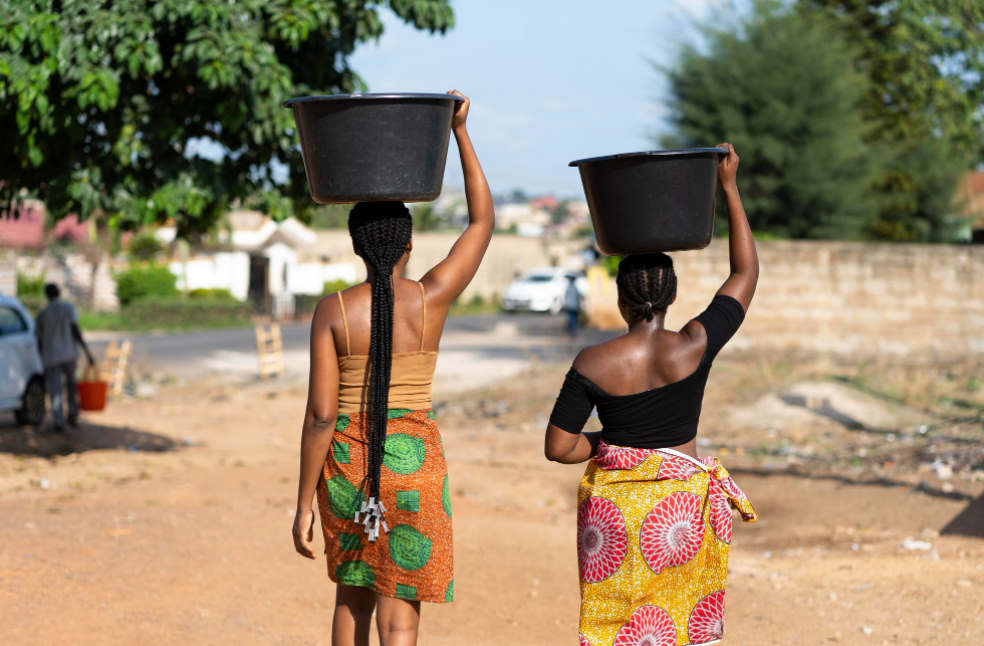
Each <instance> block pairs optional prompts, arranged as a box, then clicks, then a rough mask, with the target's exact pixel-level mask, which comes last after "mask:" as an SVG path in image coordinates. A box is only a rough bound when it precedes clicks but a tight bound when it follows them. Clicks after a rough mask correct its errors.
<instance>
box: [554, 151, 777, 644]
mask: <svg viewBox="0 0 984 646" xmlns="http://www.w3.org/2000/svg"><path fill="white" fill-rule="evenodd" d="M721 147H722V148H727V149H728V154H727V155H726V156H725V157H724V158H723V159H722V160H721V161H720V162H719V165H718V177H719V179H720V181H721V187H722V189H723V191H724V195H725V197H726V198H727V204H728V221H729V224H730V227H729V245H730V254H731V255H730V258H731V273H730V275H729V276H728V278H727V279H726V280H725V281H724V284H723V285H721V288H720V289H718V291H717V293H716V294H715V295H714V298H713V300H711V303H710V305H708V307H707V309H706V310H704V312H703V313H701V314H700V315H699V316H697V317H696V318H693V319H691V320H690V321H689V322H688V323H687V324H686V325H684V326H683V328H682V329H681V330H680V331H678V332H677V331H672V330H668V329H666V328H665V326H664V321H665V317H666V310H667V308H668V307H669V306H670V305H671V304H672V303H673V301H674V299H675V298H676V286H677V282H676V274H675V273H674V271H673V261H672V260H671V259H670V257H669V256H667V255H666V254H663V253H645V254H636V255H630V256H626V257H625V258H623V259H622V261H621V263H619V266H618V278H617V279H616V284H617V286H618V306H619V310H620V311H621V313H622V317H623V318H624V319H625V321H626V323H627V324H628V327H629V329H628V332H626V333H625V334H624V335H622V336H620V337H617V338H615V339H612V340H610V341H606V342H604V343H601V344H599V345H595V346H591V347H588V348H585V349H584V350H582V351H581V352H580V354H578V355H577V358H575V359H574V364H573V365H572V366H571V369H570V371H568V373H567V377H566V379H565V381H564V384H563V387H562V388H561V391H560V394H559V396H558V397H557V403H556V405H555V406H554V409H553V413H552V414H551V415H550V421H549V424H548V426H547V431H546V437H545V445H544V453H545V454H546V457H547V458H548V459H550V460H554V461H556V462H561V463H568V464H570V463H575V462H585V461H587V462H588V467H587V469H586V470H585V473H584V477H583V479H582V480H581V485H580V488H579V489H578V497H577V499H578V510H577V557H578V566H579V571H580V580H581V620H580V633H581V634H580V643H581V644H582V645H583V644H594V646H600V645H601V644H612V643H614V644H643V643H645V644H709V643H715V642H717V641H719V640H720V639H721V638H722V634H723V630H724V593H725V583H726V579H727V573H728V550H729V544H730V542H731V536H732V515H731V513H732V512H731V510H732V508H734V509H737V510H738V512H739V513H740V514H741V517H742V519H743V520H746V521H752V520H756V518H757V517H756V514H755V510H754V508H753V507H752V505H751V503H750V502H749V501H748V498H747V497H746V496H745V494H744V493H743V492H742V490H741V489H740V488H739V487H738V485H737V484H735V481H734V480H733V479H732V478H731V477H730V476H729V475H728V472H727V470H726V469H725V468H724V467H723V466H722V465H721V463H720V462H719V461H718V460H717V458H713V457H698V455H697V424H698V419H699V417H700V410H701V401H702V399H703V397H704V385H705V384H706V383H707V378H708V375H709V373H710V370H711V363H712V362H713V361H714V357H715V356H716V355H717V353H718V351H719V350H720V349H721V348H722V346H724V344H725V343H726V342H727V341H728V339H730V338H731V336H732V335H733V334H734V333H735V332H736V331H737V330H738V326H739V325H741V322H742V320H743V319H744V318H745V312H746V311H747V310H748V306H749V304H750V303H751V301H752V295H753V294H754V293H755V285H756V283H757V281H758V275H759V262H758V256H757V254H756V251H755V241H754V239H753V238H752V232H751V229H750V228H749V226H748V219H747V218H746V217H745V210H744V208H743V207H742V204H741V198H740V197H739V195H738V185H737V179H736V177H737V172H738V155H737V154H736V153H735V150H734V148H733V147H732V146H731V145H730V144H721ZM595 407H597V410H598V417H599V419H600V420H601V423H602V425H603V430H602V431H600V432H596V433H582V432H581V431H582V429H583V427H584V423H585V422H586V421H587V419H588V416H589V415H590V414H591V411H592V409H593V408H595ZM571 641H573V640H571Z"/></svg>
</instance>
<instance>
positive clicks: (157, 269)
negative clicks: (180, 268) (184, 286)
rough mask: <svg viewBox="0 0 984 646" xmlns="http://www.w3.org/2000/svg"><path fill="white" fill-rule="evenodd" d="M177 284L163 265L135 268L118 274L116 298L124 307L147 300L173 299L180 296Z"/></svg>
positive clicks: (174, 277) (175, 278)
mask: <svg viewBox="0 0 984 646" xmlns="http://www.w3.org/2000/svg"><path fill="white" fill-rule="evenodd" d="M177 282H178V277H177V276H175V275H174V274H172V273H171V270H170V269H168V268H167V267H165V266H163V265H145V266H133V267H130V268H129V269H126V270H124V271H121V272H119V273H118V274H116V297H117V298H118V299H119V301H120V305H123V306H127V305H130V304H131V303H134V302H136V301H139V300H141V299H145V298H154V299H167V298H173V297H176V296H177V295H178V288H177Z"/></svg>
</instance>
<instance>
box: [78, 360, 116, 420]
mask: <svg viewBox="0 0 984 646" xmlns="http://www.w3.org/2000/svg"><path fill="white" fill-rule="evenodd" d="M108 386H109V384H107V383H106V382H105V381H102V380H100V379H99V374H98V373H97V372H96V370H95V368H92V367H91V366H90V367H89V368H86V370H85V374H84V375H83V377H82V381H80V382H79V383H78V391H79V408H81V409H82V410H102V409H104V408H106V391H107V390H108Z"/></svg>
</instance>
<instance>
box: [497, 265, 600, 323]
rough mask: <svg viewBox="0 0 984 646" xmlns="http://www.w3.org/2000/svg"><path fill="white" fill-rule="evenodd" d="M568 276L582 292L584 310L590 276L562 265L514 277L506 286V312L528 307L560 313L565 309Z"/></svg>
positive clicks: (504, 301)
mask: <svg viewBox="0 0 984 646" xmlns="http://www.w3.org/2000/svg"><path fill="white" fill-rule="evenodd" d="M568 276H574V277H575V280H574V285H575V287H577V291H578V292H580V293H581V309H584V303H585V300H586V298H587V295H588V279H587V278H585V277H584V274H583V273H582V272H576V271H571V270H570V269H561V268H559V267H545V268H542V269H534V270H532V271H530V272H529V273H527V274H526V275H525V276H523V277H522V278H519V279H517V280H514V281H513V282H512V283H510V284H509V287H507V288H506V293H505V295H504V296H503V298H502V309H503V310H505V311H507V312H517V311H519V310H528V311H530V312H550V313H551V314H558V313H560V311H561V310H563V309H564V292H565V291H567V277H568Z"/></svg>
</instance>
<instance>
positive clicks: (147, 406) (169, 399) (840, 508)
mask: <svg viewBox="0 0 984 646" xmlns="http://www.w3.org/2000/svg"><path fill="white" fill-rule="evenodd" d="M518 369H519V368H518V367H515V366H514V367H513V368H511V372H510V371H505V370H504V372H503V373H501V374H500V373H496V374H492V375H489V376H487V378H486V379H485V381H486V382H487V381H489V380H490V379H494V378H495V377H502V376H505V377H506V378H505V379H502V380H500V381H498V382H495V383H494V384H492V385H491V386H490V387H486V388H484V389H482V390H471V391H468V390H465V391H461V390H459V391H458V392H455V393H450V391H449V390H448V389H447V388H445V389H444V390H443V391H441V390H439V391H438V395H439V396H438V397H437V402H436V404H437V405H436V409H437V415H438V422H439V424H440V425H441V427H442V432H443V433H444V436H445V441H446V446H447V454H448V461H449V466H450V470H451V481H452V504H453V508H454V529H455V559H456V577H455V579H456V582H455V596H456V601H455V602H454V603H453V604H449V605H440V606H438V605H429V604H427V605H425V606H424V610H423V619H422V624H421V638H420V643H421V644H425V645H426V644H435V645H451V644H454V645H460V644H470V645H477V646H480V645H485V644H500V643H507V644H537V645H541V644H573V643H576V642H575V640H576V634H577V631H576V626H577V613H578V589H577V564H576V557H575V545H574V535H575V509H574V503H575V489H576V483H577V480H578V479H579V477H580V472H581V470H582V468H581V467H579V466H561V465H556V464H552V463H548V462H546V461H545V460H544V459H543V457H542V452H541V451H542V429H543V426H544V422H545V419H546V415H547V414H548V412H549V408H550V406H551V404H552V401H553V397H554V394H555V392H556V388H557V387H558V385H559V383H560V380H561V378H562V375H563V373H564V371H565V370H566V366H565V365H560V364H537V365H535V366H534V367H532V368H528V369H526V370H524V371H522V372H519V373H517V372H516V370H518ZM506 373H508V374H506ZM462 374H464V373H462ZM873 374H874V373H864V372H863V371H861V372H859V371H855V372H854V373H852V374H851V375H848V377H849V378H846V379H845V378H842V379H839V380H838V379H833V378H831V377H830V368H829V366H824V365H820V366H817V367H815V368H811V369H802V368H797V369H792V368H790V367H789V366H786V365H784V364H782V363H781V362H779V363H775V362H772V363H769V362H764V361H760V362H757V363H753V362H750V361H748V360H740V359H727V358H724V357H722V359H721V360H720V361H719V365H718V366H716V367H715V371H714V372H713V373H712V378H711V384H710V386H709V389H708V395H707V400H706V401H705V409H704V410H705V412H704V416H703V418H702V427H703V429H704V431H703V435H702V438H703V439H702V452H704V453H706V454H718V455H720V456H721V457H722V460H723V461H724V462H725V464H726V465H728V466H729V468H730V469H731V471H732V474H733V475H734V476H735V477H736V479H737V480H738V481H739V483H740V484H741V485H742V487H743V488H744V489H745V491H746V492H747V493H748V494H749V496H750V498H751V500H752V501H753V503H754V504H755V506H756V508H757V510H758V512H759V514H760V516H761V518H762V520H761V521H760V522H758V523H755V524H742V525H738V526H736V532H735V539H734V543H733V549H732V552H731V574H730V577H729V588H728V606H727V622H726V639H725V643H726V644H749V645H762V644H766V645H768V644H829V643H840V644H912V645H919V646H925V645H935V644H980V643H984V538H982V537H984V496H982V492H984V477H982V476H984V453H981V451H982V449H981V445H982V442H981V440H982V439H984V432H982V429H981V410H984V407H978V408H975V406H978V403H977V402H978V400H976V399H975V400H973V401H967V400H966V398H965V397H964V398H962V397H963V396H960V397H958V396H956V395H952V393H951V395H952V396H949V395H948V397H949V400H947V399H946V397H944V396H942V395H941V396H940V397H937V398H935V399H934V400H933V402H930V403H929V404H926V405H922V404H918V405H917V404H913V401H912V397H910V396H909V395H907V394H906V393H902V395H900V396H899V397H898V398H897V399H898V401H893V400H892V397H887V396H886V395H885V392H890V391H891V388H890V386H892V383H894V382H891V383H889V382H885V383H881V382H877V383H876V380H875V377H874V376H873ZM893 374H894V373H893ZM958 377H959V379H957V378H955V380H954V383H961V384H962V383H964V382H963V381H961V380H962V379H963V378H964V376H962V375H958ZM899 379H900V383H908V382H909V381H910V379H909V378H907V377H905V375H902V376H901V377H899ZM968 383H969V382H968ZM873 384H874V385H873ZM445 385H447V381H446V382H445ZM466 385H467V386H474V385H476V384H470V383H469V384H466ZM486 385H487V384H486ZM882 386H884V388H882ZM972 387H973V384H971V386H968V388H971V389H973V388H972ZM878 388H882V390H880V391H878V392H877V393H875V391H876V390H878ZM442 393H443V394H442ZM872 393H875V394H872ZM304 397H305V392H304V385H303V382H302V381H300V380H298V379H295V378H287V379H283V380H279V381H269V382H257V381H253V382H247V383H230V382H222V381H217V380H208V381H200V382H186V383H179V384H172V385H165V386H161V387H159V389H158V390H157V392H156V394H155V395H154V396H153V397H152V398H146V399H136V398H130V399H124V400H121V401H118V402H113V403H112V404H111V406H110V407H109V408H108V409H107V410H106V411H104V412H102V413H98V414H92V415H89V416H87V417H86V418H85V424H84V425H83V426H82V427H81V428H80V429H77V430H75V431H73V432H72V433H71V434H70V435H68V436H67V437H61V436H52V435H50V434H46V433H36V432H34V431H29V430H24V429H18V428H17V427H16V426H14V425H13V422H12V421H7V420H6V419H3V420H0V518H2V519H3V521H2V523H0V643H2V644H17V645H25V646H27V645H34V644H38V645H41V644H44V645H50V644H134V643H154V644H165V645H166V644H231V643H235V644H329V643H330V624H331V621H330V619H331V609H332V605H333V586H332V585H331V583H330V581H329V580H328V579H327V576H326V573H325V563H324V560H323V558H320V559H319V560H318V561H316V562H313V563H312V562H311V561H308V560H305V559H302V558H300V557H299V556H297V555H295V554H294V552H293V547H292V544H291V539H290V526H291V521H292V514H293V505H294V498H295V488H296V468H297V467H296V465H297V444H298V436H299V426H300V419H301V415H302V409H303V405H304ZM947 401H949V403H947ZM954 401H956V402H957V403H956V404H953V402H954ZM900 402H901V403H900ZM940 402H943V403H940ZM949 405H956V406H957V409H954V410H949V409H946V406H949ZM941 406H942V407H943V408H942V409H941V408H940V407H941ZM594 423H596V422H594ZM890 436H891V437H890ZM955 519H956V521H955ZM941 530H946V531H945V532H944V533H943V534H942V535H941ZM953 532H962V533H953ZM317 540H318V541H319V542H320V540H321V539H320V536H318V538H317Z"/></svg>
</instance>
